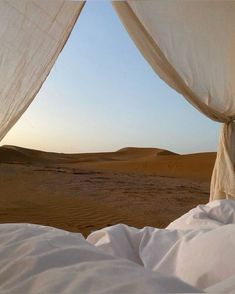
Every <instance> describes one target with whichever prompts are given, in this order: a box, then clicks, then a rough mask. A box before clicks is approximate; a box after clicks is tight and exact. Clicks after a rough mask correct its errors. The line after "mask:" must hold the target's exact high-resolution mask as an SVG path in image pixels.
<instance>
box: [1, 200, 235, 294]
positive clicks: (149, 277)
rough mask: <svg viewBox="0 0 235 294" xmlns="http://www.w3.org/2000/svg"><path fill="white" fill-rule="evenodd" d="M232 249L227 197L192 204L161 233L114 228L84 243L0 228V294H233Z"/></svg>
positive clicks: (20, 227)
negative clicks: (188, 209) (195, 293)
mask: <svg viewBox="0 0 235 294" xmlns="http://www.w3.org/2000/svg"><path fill="white" fill-rule="evenodd" d="M234 252H235V201H233V200H217V201H214V202H211V203H208V204H207V205H199V206H198V207H196V208H195V209H193V210H191V211H189V212H188V213H187V214H185V215H184V216H182V217H180V218H179V219H177V220H175V221H174V222H172V223H171V224H170V225H169V226H168V227H167V228H166V229H156V228H151V227H145V228H143V229H140V230H139V229H136V228H132V227H128V226H126V225H122V224H119V225H116V226H112V227H107V228H104V229H102V230H99V231H96V232H93V233H92V234H91V235H90V236H88V239H87V240H85V239H84V238H83V236H82V235H80V234H75V233H70V232H66V231H63V230H59V229H55V228H51V227H45V226H39V225H32V224H2V225H0V292H1V293H52V292H53V293H61V292H63V293H100V294H101V293H141V294H142V293H146V294H147V293H164V292H165V293H166V292H168V293H169V292H175V293H176V292H181V293H185V292H187V293H190V292H197V293H199V292H203V291H205V292H210V293H215V292H220V293H221V292H231V293H234V292H235V254H234ZM190 285H192V286H190ZM199 289H201V290H199ZM202 289H203V290H202Z"/></svg>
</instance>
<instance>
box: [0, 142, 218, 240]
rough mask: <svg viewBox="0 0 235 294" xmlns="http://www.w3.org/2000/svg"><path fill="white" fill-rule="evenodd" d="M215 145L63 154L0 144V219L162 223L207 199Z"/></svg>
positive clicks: (68, 226) (87, 225) (81, 225)
mask: <svg viewBox="0 0 235 294" xmlns="http://www.w3.org/2000/svg"><path fill="white" fill-rule="evenodd" d="M214 161H215V153H213V152H211V153H197V154H189V155H179V154H176V153H173V152H171V151H167V150H162V149H157V148H124V149H121V150H119V151H117V152H106V153H86V154H84V153H83V154H62V153H49V152H42V151H37V150H30V149H25V148H20V147H15V146H3V147H1V148H0V187H1V188H0V196H1V197H0V223H8V222H30V223H36V224H42V225H49V226H54V227H57V228H61V229H65V230H69V231H73V232H81V233H82V234H84V235H85V236H86V235H87V234H89V233H90V232H91V231H94V230H97V229H100V228H102V227H106V226H110V225H114V224H117V223H125V224H128V225H130V226H134V227H138V228H141V227H143V226H147V225H148V226H154V227H165V226H166V225H168V224H169V223H170V222H171V221H173V220H174V219H175V218H177V217H179V216H180V215H182V214H184V213H185V212H187V211H188V210H189V209H191V208H193V207H194V206H196V205H197V204H202V203H207V202H208V199H209V181H210V177H211V173H212V168H213V165H214Z"/></svg>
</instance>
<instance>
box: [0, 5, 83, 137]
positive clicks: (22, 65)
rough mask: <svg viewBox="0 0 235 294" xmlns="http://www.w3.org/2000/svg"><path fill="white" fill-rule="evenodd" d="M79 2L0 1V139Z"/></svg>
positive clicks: (57, 47)
mask: <svg viewBox="0 0 235 294" xmlns="http://www.w3.org/2000/svg"><path fill="white" fill-rule="evenodd" d="M83 5H84V2H83V1H62V0H40V1H37V0H1V1H0V140H1V139H2V138H3V137H4V136H5V134H6V133H7V132H8V130H9V129H10V128H11V127H12V126H13V125H14V124H15V123H16V121H17V120H18V119H19V118H20V116H21V115H22V114H23V113H24V111H25V110H26V109H27V107H28V106H29V105H30V103H31V102H32V100H33V99H34V97H35V95H36V94H37V92H38V91H39V89H40V87H41V85H42V84H43V82H44V80H45V79H46V77H47V75H48V74H49V72H50V70H51V68H52V66H53V64H54V62H55V61H56V59H57V57H58V55H59V53H60V51H61V50H62V48H63V46H64V44H65V42H66V41H67V38H68V37H69V34H70V32H71V30H72V28H73V26H74V24H75V21H76V19H77V17H78V15H79V13H80V11H81V9H82V7H83Z"/></svg>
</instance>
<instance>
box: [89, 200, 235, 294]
mask: <svg viewBox="0 0 235 294" xmlns="http://www.w3.org/2000/svg"><path fill="white" fill-rule="evenodd" d="M88 241H89V242H90V243H91V244H93V245H95V246H96V247H98V248H99V249H101V250H103V251H104V252H106V253H108V254H110V255H112V256H115V257H117V258H126V259H129V260H131V261H133V262H136V263H137V264H139V265H142V266H144V268H145V269H148V270H151V271H154V272H155V271H156V272H157V273H159V272H160V273H162V274H166V275H174V276H176V277H178V278H180V279H181V280H183V281H185V282H187V283H189V284H190V285H192V286H194V287H197V288H199V289H204V290H205V291H211V292H215V291H216V285H217V286H218V289H219V290H220V292H221V291H222V290H221V288H223V289H226V291H232V292H233V293H234V292H235V282H232V281H234V280H235V201H233V200H216V201H213V202H210V203H208V204H207V205H199V206H197V207H196V208H194V209H192V210H191V211H189V212H188V213H187V214H185V215H183V216H182V217H180V218H179V219H177V220H175V221H174V222H172V223H171V224H170V225H169V226H168V227H167V228H166V229H156V228H151V227H145V228H143V229H141V230H139V229H135V228H131V227H128V226H126V225H121V224H119V225H116V226H113V227H108V228H104V229H102V230H100V231H97V232H94V233H92V234H91V235H90V236H89V237H88ZM226 279H228V282H227V283H226V282H225V281H226ZM207 288H208V289H207Z"/></svg>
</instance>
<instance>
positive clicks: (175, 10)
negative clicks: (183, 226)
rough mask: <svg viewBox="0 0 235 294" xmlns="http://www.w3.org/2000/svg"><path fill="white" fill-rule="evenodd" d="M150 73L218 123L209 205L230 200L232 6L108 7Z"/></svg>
mask: <svg viewBox="0 0 235 294" xmlns="http://www.w3.org/2000/svg"><path fill="white" fill-rule="evenodd" d="M112 4H113V7H114V9H115V10H116V12H117V13H118V15H119V17H120V19H121V21H122V22H123V24H124V26H125V27H126V29H127V31H128V33H129V35H130V36H131V38H132V39H133V41H134V42H135V44H136V45H137V47H138V48H139V50H140V52H141V53H142V54H143V56H144V57H145V58H146V60H147V61H148V62H149V63H150V65H151V66H152V68H153V69H154V70H155V72H156V73H157V74H158V75H159V76H160V78H161V79H163V80H164V81H165V82H166V83H167V84H168V85H169V86H171V87H172V88H174V89H175V90H176V91H178V92H179V93H181V94H182V95H183V96H184V97H185V98H186V99H187V101H188V102H190V103H191V104H192V105H193V106H194V107H196V108H197V109H198V110H199V111H201V112H202V113H203V114H205V115H206V116H207V117H209V118H211V119H213V120H215V121H218V122H223V123H224V126H223V128H222V134H221V139H220V142H219V147H218V153H217V158H216V163H215V168H214V171H213V175H212V181H211V196H210V200H214V199H221V198H235V189H234V186H235V177H234V169H233V166H234V159H233V152H234V148H233V146H234V145H233V143H232V142H233V141H234V137H235V135H234V132H233V131H231V130H232V129H233V126H234V124H233V123H232V121H233V119H234V118H235V17H234V15H235V1H226V0H221V1H213V0H197V1H187V0H174V1H171V0H164V1H162V0H148V1H134V0H126V1H113V2H112Z"/></svg>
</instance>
